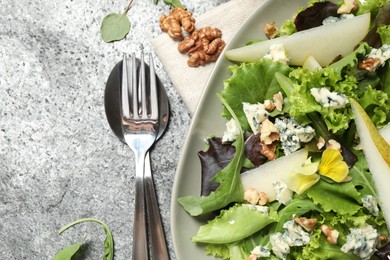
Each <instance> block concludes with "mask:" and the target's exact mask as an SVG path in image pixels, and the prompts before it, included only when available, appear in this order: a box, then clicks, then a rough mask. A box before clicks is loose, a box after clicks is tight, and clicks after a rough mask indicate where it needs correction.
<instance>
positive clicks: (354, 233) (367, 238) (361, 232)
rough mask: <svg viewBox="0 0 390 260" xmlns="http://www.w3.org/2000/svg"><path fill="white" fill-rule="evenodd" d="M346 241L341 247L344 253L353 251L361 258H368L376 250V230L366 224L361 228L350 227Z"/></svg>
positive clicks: (364, 259)
mask: <svg viewBox="0 0 390 260" xmlns="http://www.w3.org/2000/svg"><path fill="white" fill-rule="evenodd" d="M349 230H350V232H351V233H350V234H348V235H347V242H346V243H345V244H344V245H343V246H342V247H341V251H343V252H344V253H353V254H355V255H357V256H358V257H360V258H361V259H363V260H366V259H370V258H371V256H372V255H373V254H374V252H375V250H376V245H377V242H378V231H377V230H376V229H374V228H373V227H372V226H371V225H368V224H366V225H365V226H363V227H361V228H350V229H349Z"/></svg>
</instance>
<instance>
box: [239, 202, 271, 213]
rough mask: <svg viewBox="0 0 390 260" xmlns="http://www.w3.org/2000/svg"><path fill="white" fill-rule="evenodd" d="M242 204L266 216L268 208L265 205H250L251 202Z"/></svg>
mask: <svg viewBox="0 0 390 260" xmlns="http://www.w3.org/2000/svg"><path fill="white" fill-rule="evenodd" d="M242 205H243V206H245V207H248V208H250V209H252V210H257V211H258V212H260V213H263V214H264V215H266V216H268V213H269V208H268V207H267V206H259V205H252V204H242Z"/></svg>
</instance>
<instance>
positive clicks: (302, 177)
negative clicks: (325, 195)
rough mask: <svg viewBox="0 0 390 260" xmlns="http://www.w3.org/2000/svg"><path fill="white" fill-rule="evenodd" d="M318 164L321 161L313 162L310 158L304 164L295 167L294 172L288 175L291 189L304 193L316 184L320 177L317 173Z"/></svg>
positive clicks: (288, 184) (288, 183)
mask: <svg viewBox="0 0 390 260" xmlns="http://www.w3.org/2000/svg"><path fill="white" fill-rule="evenodd" d="M318 166H319V162H315V163H312V162H311V159H310V158H309V159H307V160H306V162H305V164H304V165H303V166H301V167H299V168H297V169H295V170H294V173H292V174H291V175H290V176H288V177H287V180H286V182H287V186H288V187H289V189H291V190H293V191H295V192H296V193H298V194H302V193H303V192H305V191H306V190H307V189H309V188H310V187H311V186H313V185H314V184H316V183H317V181H318V180H319V179H320V175H318V174H317V170H318Z"/></svg>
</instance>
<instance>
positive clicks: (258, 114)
mask: <svg viewBox="0 0 390 260" xmlns="http://www.w3.org/2000/svg"><path fill="white" fill-rule="evenodd" d="M242 104H243V110H244V113H245V116H246V119H247V120H248V123H249V126H250V127H251V129H252V132H253V133H254V134H257V133H259V131H260V123H261V122H263V121H264V120H265V119H267V118H268V116H269V113H268V111H267V110H266V109H265V106H264V104H261V103H257V104H250V103H247V102H243V103H242Z"/></svg>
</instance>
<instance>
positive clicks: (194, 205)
mask: <svg viewBox="0 0 390 260" xmlns="http://www.w3.org/2000/svg"><path fill="white" fill-rule="evenodd" d="M219 98H220V100H221V101H222V103H223V104H224V105H225V107H226V108H227V109H228V111H229V112H230V113H231V115H232V117H233V118H234V119H235V120H236V121H238V119H237V117H236V115H235V114H234V112H233V110H232V109H231V108H230V107H229V105H228V104H227V102H226V101H225V100H224V99H223V98H222V97H221V96H219ZM238 127H239V129H240V134H239V137H238V138H237V140H236V141H235V142H234V143H233V144H232V145H233V146H234V147H235V148H236V154H235V155H234V158H233V159H232V160H231V161H230V163H229V164H228V165H227V166H226V167H225V168H223V169H222V170H220V171H219V172H218V173H217V174H216V175H215V177H214V178H213V179H212V180H211V181H212V182H217V183H219V184H220V186H219V187H218V188H217V189H216V190H215V191H213V192H211V193H210V195H208V196H186V197H181V198H178V202H179V203H180V204H181V205H182V207H183V208H184V209H185V210H186V211H187V212H188V213H190V214H191V215H192V216H199V215H201V214H204V213H208V212H212V211H214V210H218V209H221V208H224V207H225V206H227V205H229V204H230V203H232V202H242V201H243V199H244V189H243V187H242V183H241V179H240V171H241V168H242V165H243V160H244V137H243V132H242V129H241V127H240V126H238Z"/></svg>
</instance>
